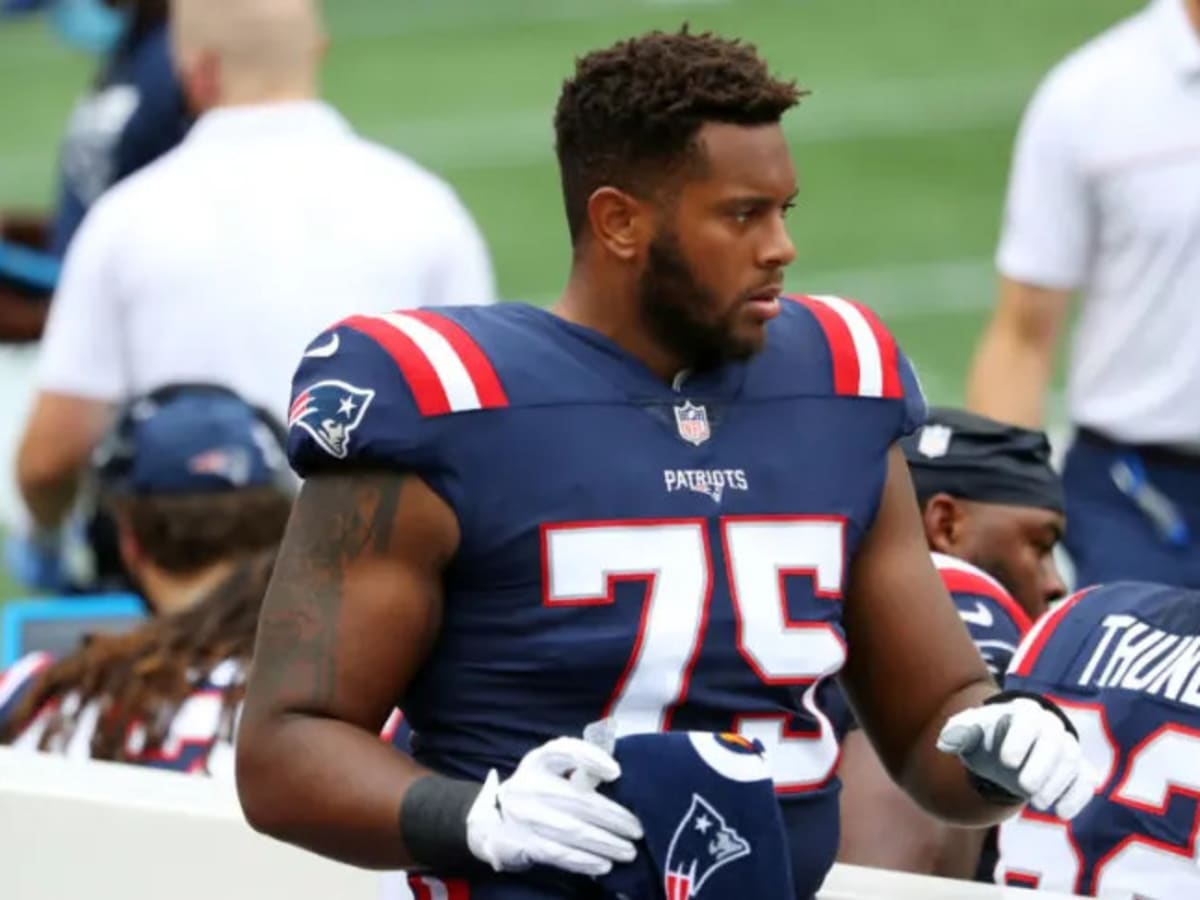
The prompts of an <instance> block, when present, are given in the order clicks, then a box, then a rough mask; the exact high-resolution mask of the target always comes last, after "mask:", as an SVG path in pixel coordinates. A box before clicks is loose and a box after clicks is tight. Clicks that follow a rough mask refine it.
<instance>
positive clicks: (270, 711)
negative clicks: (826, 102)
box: [238, 30, 1092, 898]
mask: <svg viewBox="0 0 1200 900" xmlns="http://www.w3.org/2000/svg"><path fill="white" fill-rule="evenodd" d="M801 93H802V92H801V91H800V90H798V89H797V87H796V86H795V84H794V83H793V82H789V81H782V80H779V79H777V78H775V77H773V76H772V75H771V74H770V73H769V71H768V69H767V66H766V64H765V62H764V61H763V60H762V59H761V58H760V57H759V56H758V54H757V52H756V51H755V49H754V48H753V47H752V46H750V45H748V44H745V43H742V42H738V41H731V40H726V39H724V38H721V37H719V36H715V35H712V34H693V33H689V32H687V31H686V30H685V31H683V32H680V33H674V34H664V33H659V32H655V33H651V34H648V35H645V36H642V37H638V38H634V39H630V40H625V41H621V42H619V43H618V44H616V45H614V46H612V47H610V48H607V49H604V50H600V51H597V52H594V53H590V54H588V55H586V56H584V57H583V58H581V59H580V60H578V61H577V63H576V68H575V72H574V74H573V76H572V77H571V78H569V79H568V80H567V81H566V83H565V84H564V85H563V89H562V92H561V95H560V97H559V101H558V106H557V111H556V115H555V130H556V135H557V152H558V157H559V163H560V169H561V177H562V187H563V192H564V199H565V206H566V215H567V223H568V227H569V231H570V235H571V240H572V243H573V257H572V268H571V272H570V275H569V277H568V280H567V285H566V287H565V289H564V291H563V293H562V295H561V297H560V299H559V300H558V302H557V303H556V304H555V306H554V307H553V308H552V309H550V310H544V309H539V308H536V307H531V306H525V305H519V304H511V305H506V304H502V305H499V306H497V307H494V308H490V309H476V310H469V309H466V308H463V309H455V310H450V311H441V312H436V313H435V312H429V311H418V312H405V313H396V314H389V315H382V316H357V317H352V318H350V319H348V320H346V321H343V322H341V323H338V324H336V325H334V326H333V327H331V328H330V329H329V330H328V331H327V332H325V333H323V334H321V335H319V336H318V337H317V338H316V340H315V341H314V343H313V344H312V345H310V349H309V351H308V355H307V357H306V358H305V359H304V360H303V361H302V362H301V365H300V367H299V369H298V370H297V374H296V380H295V394H294V399H293V403H292V407H291V415H290V426H291V436H290V444H289V450H290V454H291V459H292V461H293V465H294V467H295V468H296V469H297V471H298V472H299V473H301V474H302V475H303V476H304V477H305V479H306V481H305V484H304V487H303V488H302V490H301V494H300V496H299V498H298V500H297V505H296V508H295V510H294V513H293V516H292V519H291V520H290V522H289V527H288V533H287V536H286V537H285V540H284V544H283V546H282V548H281V554H280V562H279V566H278V567H277V569H276V572H275V574H274V576H273V578H272V584H271V588H270V590H269V592H268V597H267V601H266V605H265V607H264V610H263V616H262V619H261V623H260V630H259V640H258V645H257V648H256V659H255V665H254V670H253V673H252V675H251V679H250V683H249V685H248V691H247V703H246V710H245V716H244V719H243V722H242V729H241V731H240V733H239V739H238V789H239V795H240V798H241V802H242V806H243V809H244V812H245V814H246V817H247V819H248V820H249V822H250V823H251V824H252V825H253V826H254V827H256V828H258V829H259V830H261V831H264V832H267V833H269V834H272V835H274V836H276V837H278V838H280V839H283V840H286V841H289V842H292V843H294V844H297V845H300V846H302V847H306V848H308V849H311V850H314V851H316V852H319V853H322V854H325V855H328V856H331V857H334V858H337V859H340V860H343V861H346V862H349V863H353V864H357V865H362V866H372V867H380V868H408V869H409V870H410V871H413V870H420V871H422V872H423V873H428V874H422V875H421V876H420V877H422V878H423V879H425V881H426V882H428V881H429V879H439V878H448V877H451V876H454V877H460V878H463V879H465V881H460V882H456V884H457V885H458V886H457V887H455V888H454V890H459V891H465V890H467V889H468V888H469V891H470V896H472V897H484V898H489V897H497V898H499V897H522V898H530V897H564V896H565V897H575V896H581V895H586V893H584V892H586V891H587V890H588V889H589V885H590V882H589V881H588V876H599V875H603V874H606V873H609V872H611V871H613V867H614V864H616V865H625V864H629V863H630V862H632V861H634V859H635V857H636V855H637V852H638V847H637V842H638V841H639V840H640V838H641V837H642V835H643V829H642V826H641V824H640V823H639V822H638V820H637V817H636V816H634V815H633V814H632V813H631V812H630V810H629V809H628V808H626V806H625V805H622V804H619V803H617V802H616V801H614V800H613V799H612V798H610V797H608V796H605V795H604V794H603V793H601V791H600V790H598V789H597V785H598V784H604V783H611V782H613V781H615V780H616V779H617V778H618V777H619V774H620V766H619V765H618V764H617V762H616V760H615V759H614V758H613V757H612V756H611V755H610V754H608V753H606V752H605V751H604V750H603V748H599V747H597V746H595V745H593V744H590V743H587V742H585V741H583V740H582V739H581V738H580V737H579V736H580V734H581V732H582V729H583V728H584V726H585V725H586V724H587V723H588V722H590V721H593V720H595V719H598V718H601V717H605V716H608V717H612V718H614V719H615V720H616V722H617V726H618V731H619V734H621V735H632V734H637V733H645V732H656V731H674V730H681V731H684V730H686V731H701V732H710V733H712V732H725V731H734V732H738V733H740V735H741V736H742V737H744V738H746V739H748V740H757V741H759V742H760V743H761V744H762V745H763V746H764V748H765V751H766V752H765V757H766V759H767V760H768V762H769V764H770V767H771V773H772V777H773V781H774V785H775V789H776V791H777V793H778V795H779V797H780V801H781V816H782V821H783V825H784V828H785V830H786V834H787V838H788V841H787V843H788V851H789V856H790V865H791V870H792V876H793V880H794V891H793V892H792V893H793V896H795V897H798V898H807V897H811V896H812V895H813V893H814V892H815V891H816V889H817V887H818V886H819V885H820V883H821V882H822V880H823V879H824V877H825V874H826V872H827V871H828V869H829V867H830V865H831V864H832V862H833V858H834V853H835V850H836V847H837V814H838V810H837V780H836V774H835V770H836V766H837V758H838V740H837V735H836V734H835V733H834V730H833V728H832V727H831V725H830V722H829V720H828V718H827V716H826V714H825V713H824V712H823V710H822V709H821V708H820V706H819V703H818V696H817V692H818V687H819V685H820V683H821V682H822V680H824V679H827V678H829V677H831V676H833V675H834V674H835V673H837V672H839V671H841V672H842V673H843V681H844V684H845V685H846V688H847V691H848V693H849V695H850V699H851V701H852V702H853V704H854V707H855V710H856V712H857V714H858V716H859V719H860V720H861V721H862V723H863V726H864V728H865V729H866V731H867V732H868V733H869V734H870V735H871V736H872V738H873V739H874V742H875V743H876V745H877V746H878V747H879V748H880V751H881V756H882V758H883V761H884V764H885V765H886V766H887V768H888V770H889V772H891V773H892V774H893V776H894V777H896V778H897V779H899V780H901V782H902V783H903V784H904V786H905V787H906V789H908V790H909V791H910V792H911V793H912V794H913V795H914V797H916V798H917V799H918V801H919V802H920V803H922V804H923V805H925V806H927V807H928V808H929V809H931V810H932V811H934V812H935V813H936V814H938V815H939V816H941V817H943V818H946V819H948V820H951V821H954V822H958V823H961V824H979V825H986V824H989V823H992V822H996V821H999V820H1001V819H1003V818H1005V817H1007V816H1009V815H1012V814H1013V813H1014V812H1015V811H1016V810H1018V809H1019V808H1020V807H1021V805H1022V804H1024V803H1025V802H1027V801H1031V802H1032V803H1033V804H1034V806H1035V807H1036V808H1037V809H1043V810H1044V809H1051V810H1054V811H1056V812H1057V813H1058V814H1061V815H1063V816H1065V817H1067V818H1069V817H1071V816H1073V815H1074V814H1075V813H1077V812H1078V810H1079V808H1080V806H1081V805H1082V803H1083V802H1085V801H1086V800H1087V799H1089V798H1090V796H1091V791H1092V779H1091V774H1090V772H1089V770H1088V769H1087V767H1086V766H1085V765H1083V763H1082V760H1081V757H1080V754H1079V748H1078V744H1077V742H1076V739H1075V738H1074V737H1073V736H1072V735H1071V733H1070V731H1069V729H1068V728H1067V725H1066V720H1065V718H1064V717H1063V716H1062V714H1061V712H1060V711H1059V710H1058V709H1057V708H1056V707H1055V706H1054V705H1053V704H1052V703H1051V702H1049V701H1046V700H1044V699H1042V698H1037V697H1020V698H1016V697H1012V696H1009V695H1005V694H1000V693H998V692H997V690H996V688H995V685H994V683H993V682H992V680H991V679H990V678H989V676H988V673H987V669H986V667H985V666H984V664H983V662H982V660H981V659H980V657H979V654H978V653H977V652H976V650H975V648H974V646H973V645H972V643H971V641H970V638H969V636H968V635H967V633H966V631H965V630H964V629H963V627H962V624H961V621H960V620H959V618H958V615H957V614H956V612H955V609H954V607H953V605H952V604H951V602H950V600H949V598H948V597H947V595H946V591H945V588H944V587H943V586H942V583H941V581H940V579H939V578H938V575H937V571H936V570H935V568H934V566H933V564H932V562H931V560H930V557H929V552H928V550H927V548H926V544H925V537H924V534H923V531H922V528H921V520H920V515H919V513H918V510H917V505H916V502H915V499H914V496H913V490H912V485H911V480H910V478H909V476H908V472H907V467H906V465H905V462H904V456H903V453H902V451H901V450H900V449H899V448H898V447H896V446H895V443H896V441H897V440H898V439H899V438H900V437H901V436H903V435H904V434H906V433H908V432H910V431H911V430H912V429H913V428H915V427H916V426H917V425H918V424H919V423H920V421H921V419H922V418H923V416H924V401H923V399H922V397H921V394H920V389H919V388H918V386H917V383H916V379H915V377H914V375H913V372H912V369H911V367H910V365H909V363H908V361H907V359H906V358H905V357H904V355H903V354H902V353H901V352H900V351H899V350H898V348H897V346H896V343H895V341H894V340H893V338H892V337H891V335H890V334H889V333H888V331H887V330H886V328H884V326H883V325H882V324H881V323H880V321H879V320H878V318H876V317H875V315H874V314H873V313H872V312H871V311H870V310H868V309H867V308H866V307H863V306H860V305H858V304H856V303H853V302H850V301H848V300H844V299H841V298H837V297H794V298H785V297H781V293H782V281H783V274H784V271H785V269H786V268H787V266H788V265H789V264H790V263H791V262H792V260H793V258H794V256H795V249H794V247H793V246H792V243H791V240H790V239H789V237H788V233H787V227H786V216H787V213H788V211H789V210H790V209H791V208H792V205H793V203H794V201H795V195H796V173H795V170H794V168H793V165H792V161H791V157H790V155H789V152H788V148H787V144H786V141H785V139H784V134H783V129H782V128H781V125H780V119H781V117H782V115H783V114H784V113H785V112H786V111H787V110H788V109H790V108H791V107H792V106H793V105H795V103H796V102H797V100H798V99H799V97H800V95H801ZM393 706H399V707H400V708H402V709H403V710H404V711H405V714H406V716H407V719H408V721H409V723H410V725H411V726H412V739H411V751H412V752H411V754H404V753H399V752H396V751H395V750H394V749H392V748H389V747H386V746H382V745H381V742H380V741H378V739H377V735H378V733H379V728H380V726H381V725H382V724H383V722H384V721H385V719H386V718H387V717H388V715H389V713H390V712H391V710H392V708H393ZM939 748H940V749H939ZM964 762H965V766H964ZM576 776H578V777H576ZM643 846H644V845H643ZM736 865H737V863H736V862H735V863H731V866H736ZM726 874H728V875H729V876H730V877H736V869H728V870H726ZM464 885H465V886H466V887H464ZM592 887H594V886H592ZM426 889H427V890H429V891H431V892H432V891H434V889H433V888H431V887H429V886H428V884H426ZM442 889H443V888H438V889H437V890H442ZM445 890H447V891H450V888H445ZM450 895H451V896H457V895H458V894H454V893H451V894H450ZM462 895H463V896H465V893H464V894H462Z"/></svg>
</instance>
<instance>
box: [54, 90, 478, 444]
mask: <svg viewBox="0 0 1200 900" xmlns="http://www.w3.org/2000/svg"><path fill="white" fill-rule="evenodd" d="M494 299H495V287H494V283H493V275H492V268H491V263H490V261H489V258H488V253H487V249H486V247H485V245H484V242H483V238H482V236H481V235H480V233H479V231H478V229H477V228H476V226H475V223H474V221H473V220H472V218H471V217H470V215H469V214H468V213H467V211H466V210H465V209H464V207H463V206H462V204H461V203H460V202H459V200H458V198H457V196H456V195H455V193H454V192H453V191H452V190H451V189H450V187H449V186H447V185H446V184H445V183H444V182H443V181H441V180H440V179H438V178H437V177H435V176H434V175H432V174H431V173H429V172H427V171H425V170H424V169H422V168H420V167H419V166H418V165H416V164H415V163H414V162H412V161H410V160H408V159H406V158H404V157H402V156H400V155H398V154H396V153H393V152H392V151H390V150H387V149H385V148H383V147H380V146H377V145H375V144H372V143H370V142H368V141H365V140H363V139H361V138H359V137H357V136H356V135H355V134H354V133H353V132H352V131H351V130H350V128H349V127H348V125H347V124H346V122H345V121H344V120H343V119H342V118H341V117H340V116H339V115H338V114H337V113H336V112H335V111H334V110H333V109H331V108H330V107H329V106H326V105H325V104H323V103H319V102H296V103H284V104H275V105H269V106H248V107H239V108H225V109H219V110H215V111H213V112H210V113H208V114H206V115H204V116H203V117H201V119H200V120H199V121H198V122H197V123H196V125H195V126H194V127H193V129H192V131H191V133H190V134H189V135H188V137H187V139H186V140H185V141H184V142H183V144H182V145H180V146H179V147H178V148H176V149H175V150H173V151H172V152H171V153H168V154H167V155H166V156H164V157H162V158H161V159H159V160H158V161H157V162H155V163H154V164H152V165H150V166H148V167H147V168H145V169H143V170H141V171H140V172H138V173H137V174H135V175H133V176H131V177H130V178H128V179H127V180H125V181H123V182H121V183H120V184H119V185H117V186H116V187H115V188H113V189H112V190H110V191H109V192H108V193H107V194H105V195H104V196H103V197H102V198H101V199H100V201H99V202H98V203H97V204H96V205H95V206H94V207H93V209H92V210H91V212H89V214H88V216H87V218H86V219H85V220H84V222H83V225H82V226H81V228H80V230H79V232H78V234H77V235H76V237H75V239H74V241H73V242H72V244H71V247H70V250H69V251H68V253H67V257H66V260H65V262H64V269H63V276H62V281H61V284H60V287H59V290H58V293H57V294H56V295H55V298H54V302H53V304H52V305H51V311H50V319H49V322H48V324H47V327H46V332H45V336H44V337H43V339H42V345H41V351H40V357H39V361H38V387H39V388H40V389H41V390H44V391H53V392H58V393H64V394H71V395H75V396H83V397H90V398H97V399H103V400H120V399H122V398H125V397H128V396H131V395H134V394H138V393H142V392H144V391H147V390H151V389H153V388H156V387H159V386H161V385H163V384H165V383H168V382H178V381H215V382H220V383H223V384H227V385H229V386H230V387H232V388H233V389H235V390H237V391H239V392H241V393H242V394H243V395H244V396H246V397H247V398H248V399H250V400H252V401H254V402H256V403H258V404H261V405H263V406H265V407H267V408H268V409H271V410H273V411H274V412H275V413H276V414H277V415H278V416H279V417H280V418H281V419H282V420H284V421H286V415H287V405H288V395H289V393H290V381H291V377H292V374H293V372H294V371H295V368H296V364H297V362H298V361H299V359H300V356H301V354H302V353H303V351H304V347H305V346H306V344H307V343H308V342H309V341H311V340H312V338H313V337H314V336H315V335H316V334H317V333H318V332H319V331H320V330H321V329H322V328H324V327H326V326H327V325H330V324H332V323H333V322H335V321H337V320H338V319H341V318H342V317H344V316H347V315H350V314H352V313H356V312H363V313H371V312H386V311H388V310H393V309H399V308H406V307H413V306H426V305H446V304H474V303H490V302H492V301H493V300H494Z"/></svg>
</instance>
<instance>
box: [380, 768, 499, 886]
mask: <svg viewBox="0 0 1200 900" xmlns="http://www.w3.org/2000/svg"><path fill="white" fill-rule="evenodd" d="M482 788H483V785H481V784H479V783H478V782H475V781H459V780H458V779H455V778H446V777H445V776H444V775H426V776H425V777H424V778H421V779H420V780H418V781H415V782H413V784H412V785H411V786H410V787H409V789H408V791H407V792H406V793H405V794H404V800H403V802H401V804H400V836H401V837H402V838H403V839H404V846H405V847H406V848H407V849H408V854H409V856H410V857H411V858H412V860H413V861H414V863H416V864H417V865H418V866H419V867H421V868H428V869H434V870H436V871H454V870H457V869H462V868H465V867H467V866H471V865H473V864H478V860H477V859H476V858H475V855H474V854H473V853H471V848H470V847H469V846H468V845H467V813H468V812H470V810H471V804H473V803H474V802H475V798H476V797H478V796H479V792H480V790H482Z"/></svg>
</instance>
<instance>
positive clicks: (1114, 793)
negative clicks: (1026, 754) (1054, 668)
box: [997, 700, 1200, 898]
mask: <svg viewBox="0 0 1200 900" xmlns="http://www.w3.org/2000/svg"><path fill="white" fill-rule="evenodd" d="M1058 703H1059V704H1060V705H1061V706H1062V708H1063V710H1064V712H1066V713H1067V715H1068V716H1070V718H1071V721H1072V722H1073V723H1074V724H1075V727H1076V729H1077V730H1078V731H1079V738H1080V743H1081V745H1082V746H1083V752H1084V755H1085V756H1086V757H1087V758H1088V760H1089V761H1090V762H1091V763H1092V764H1093V765H1095V766H1096V767H1097V769H1098V770H1099V772H1100V773H1101V776H1102V778H1103V781H1102V784H1108V782H1109V781H1110V780H1111V779H1112V776H1113V773H1114V772H1116V770H1117V766H1118V763H1119V762H1120V756H1121V750H1120V748H1119V747H1118V746H1117V745H1116V742H1115V741H1114V740H1113V739H1112V735H1111V733H1110V732H1109V729H1108V725H1107V723H1106V721H1105V719H1104V712H1103V709H1102V708H1101V707H1098V706H1096V707H1093V706H1090V705H1083V704H1076V703H1071V702H1070V701H1066V700H1058ZM1106 793H1107V797H1108V801H1109V802H1111V803H1115V804H1119V805H1121V806H1127V807H1131V808H1133V809H1136V810H1140V811H1142V812H1144V813H1148V814H1149V815H1152V816H1156V817H1162V816H1165V815H1166V812H1167V806H1168V805H1169V803H1170V800H1171V797H1172V796H1173V795H1176V794H1182V795H1186V796H1190V797H1200V731H1195V730H1193V729H1190V728H1184V727H1182V726H1178V725H1164V726H1163V727H1162V728H1159V729H1158V730H1157V731H1155V732H1154V733H1153V734H1151V735H1150V736H1149V737H1147V738H1146V739H1145V740H1144V741H1142V742H1141V743H1140V744H1138V745H1137V746H1136V747H1134V748H1133V749H1132V750H1130V751H1129V754H1128V760H1127V763H1126V767H1125V774H1124V776H1123V777H1122V778H1121V780H1120V782H1119V783H1118V784H1117V785H1116V786H1115V787H1113V788H1112V789H1111V790H1108V791H1107V792H1106ZM1096 802H1099V801H1096ZM1092 814H1093V815H1094V814H1095V811H1094V810H1093V811H1092ZM1084 815H1085V816H1087V815H1088V812H1087V811H1085V812H1084ZM1194 815H1196V816H1197V817H1200V811H1197V812H1196V813H1195V814H1194ZM1197 824H1200V818H1197ZM1160 830H1165V828H1163V829H1160ZM1196 838H1197V829H1196V827H1195V826H1193V827H1192V828H1191V837H1190V844H1188V845H1186V846H1182V847H1179V846H1173V845H1171V844H1168V843H1164V842H1163V841H1161V840H1157V839H1154V838H1152V837H1150V836H1149V835H1145V836H1138V835H1132V836H1130V837H1127V838H1125V840H1123V841H1122V842H1121V843H1120V844H1118V845H1117V847H1116V848H1114V849H1113V850H1112V851H1111V852H1110V853H1108V854H1107V855H1106V856H1105V857H1104V858H1102V859H1101V860H1099V861H1098V862H1097V863H1096V866H1095V871H1094V872H1093V873H1090V874H1091V875H1092V878H1093V885H1092V890H1091V891H1090V892H1089V896H1092V895H1095V896H1101V897H1131V898H1132V897H1138V896H1147V897H1197V896H1200V866H1198V861H1200V855H1198V854H1200V845H1198V842H1197V839H1196ZM1000 859H1001V862H1000V866H999V868H998V870H997V876H998V877H997V881H999V882H1001V883H1007V884H1012V885H1021V886H1025V887H1037V888H1041V889H1042V890H1053V891H1064V892H1068V893H1071V892H1074V893H1081V892H1082V889H1083V887H1084V885H1083V883H1082V882H1083V880H1084V879H1085V878H1086V877H1087V875H1088V874H1089V873H1087V872H1085V871H1083V857H1082V854H1081V853H1080V851H1079V847H1078V844H1077V843H1076V841H1075V837H1074V834H1073V833H1072V830H1071V826H1070V825H1068V824H1067V823H1066V822H1063V821H1062V820H1060V819H1056V818H1054V817H1052V816H1046V815H1041V814H1038V813H1033V812H1029V811H1026V812H1024V813H1022V814H1021V815H1020V816H1018V817H1017V818H1015V819H1010V820H1009V821H1007V822H1005V823H1004V824H1003V825H1002V826H1001V828H1000Z"/></svg>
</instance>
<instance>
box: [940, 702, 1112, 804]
mask: <svg viewBox="0 0 1200 900" xmlns="http://www.w3.org/2000/svg"><path fill="white" fill-rule="evenodd" d="M937 746H938V749H939V750H941V751H943V752H945V753H954V754H957V755H958V757H959V759H961V760H962V762H963V765H965V766H966V767H967V769H969V770H970V771H971V772H972V773H973V775H974V776H975V777H976V779H978V781H981V782H982V784H979V783H978V782H977V786H978V787H980V788H981V793H983V794H984V795H985V796H990V797H991V798H993V799H996V800H998V801H1000V802H1005V801H1007V802H1012V803H1017V802H1021V801H1025V802H1028V803H1030V804H1031V805H1032V806H1033V807H1034V808H1035V809H1038V810H1042V811H1047V810H1050V809H1053V811H1054V815H1056V816H1058V817H1059V818H1060V819H1073V818H1074V817H1075V816H1077V815H1079V813H1080V812H1081V811H1082V810H1083V808H1084V807H1085V806H1087V804H1088V802H1089V801H1090V800H1091V799H1092V796H1093V794H1094V793H1095V790H1096V787H1097V784H1098V777H1097V773H1096V771H1095V770H1094V769H1093V767H1092V766H1091V765H1090V764H1089V763H1088V761H1087V760H1086V759H1084V757H1083V752H1082V751H1081V750H1080V747H1079V739H1078V736H1077V735H1076V733H1075V729H1074V728H1073V727H1072V726H1071V721H1070V719H1068V718H1067V717H1066V715H1065V714H1064V713H1063V712H1062V710H1060V709H1059V708H1058V707H1057V706H1056V705H1055V704H1054V703H1053V702H1052V701H1050V700H1048V699H1046V698H1044V697H1036V698H1035V697H1034V696H1032V695H1028V694H1026V695H1021V694H1015V693H1014V694H1006V693H1000V694H997V695H996V696H994V697H992V698H990V699H989V700H988V701H987V702H986V703H985V704H984V705H983V706H977V707H975V708H973V709H967V710H963V711H962V712H960V713H958V714H957V715H954V716H951V717H950V718H949V719H948V720H947V721H946V724H945V726H944V727H943V728H942V731H941V734H940V735H939V736H938V742H937ZM997 788H998V789H999V790H995V789H997Z"/></svg>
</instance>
